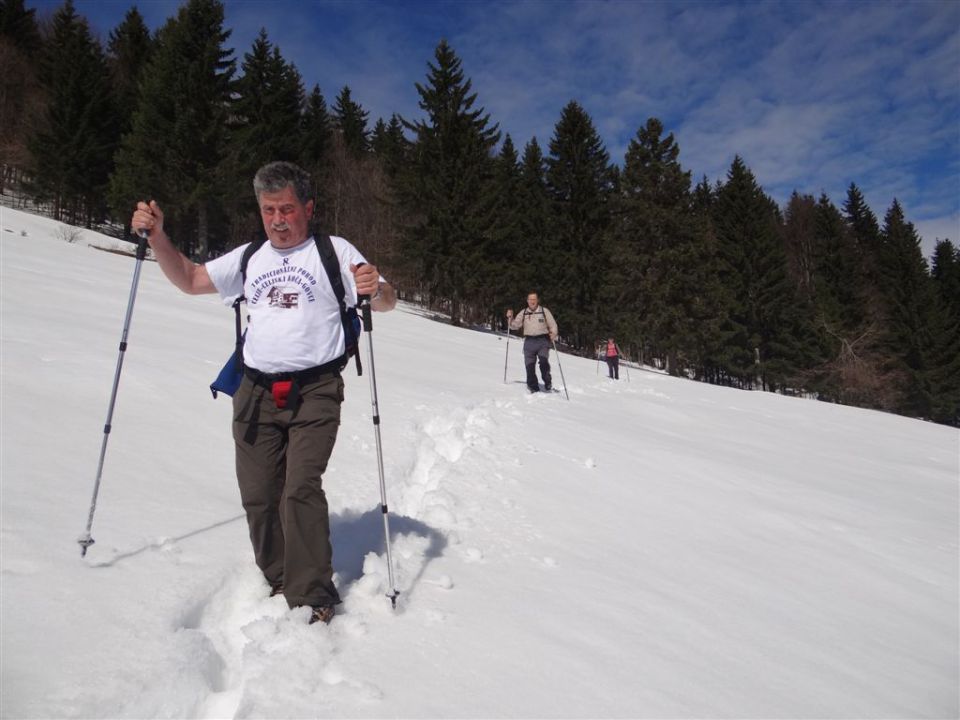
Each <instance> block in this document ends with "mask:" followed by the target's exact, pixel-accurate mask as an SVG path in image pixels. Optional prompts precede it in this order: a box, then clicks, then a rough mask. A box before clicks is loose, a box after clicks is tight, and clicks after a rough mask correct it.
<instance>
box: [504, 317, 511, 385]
mask: <svg viewBox="0 0 960 720" xmlns="http://www.w3.org/2000/svg"><path fill="white" fill-rule="evenodd" d="M509 357H510V323H509V322H508V323H507V353H506V355H505V356H504V358H503V382H504V383H506V382H507V359H508V358H509Z"/></svg>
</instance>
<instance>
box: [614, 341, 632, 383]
mask: <svg viewBox="0 0 960 720" xmlns="http://www.w3.org/2000/svg"><path fill="white" fill-rule="evenodd" d="M617 356H618V357H622V358H624V360H626V359H627V358H626V357H624V354H623V351H622V350H621V349H620V346H619V345H617ZM623 368H624V369H625V370H626V371H627V382H630V366H629V365H627V364H626V362H624V364H623Z"/></svg>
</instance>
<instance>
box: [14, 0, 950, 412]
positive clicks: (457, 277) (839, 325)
mask: <svg viewBox="0 0 960 720" xmlns="http://www.w3.org/2000/svg"><path fill="white" fill-rule="evenodd" d="M230 35H231V31H230V30H229V29H228V28H225V27H224V8H223V5H222V3H221V2H220V0H187V1H186V2H184V4H183V5H182V6H181V8H180V9H179V11H178V13H177V14H176V16H174V17H171V18H170V19H169V20H168V21H167V22H166V24H165V25H163V26H162V27H161V28H159V29H158V30H157V31H156V32H153V33H152V32H150V30H149V29H148V28H147V26H146V24H145V22H144V19H143V17H142V16H141V15H140V13H139V12H138V11H137V9H136V8H132V9H130V10H129V11H128V12H127V15H126V17H125V18H124V20H123V21H122V23H121V24H119V25H118V26H117V27H116V28H114V29H113V30H112V31H111V32H110V34H109V38H108V39H107V41H106V43H105V45H104V44H103V43H102V42H101V40H99V39H98V38H96V37H95V36H94V35H93V34H92V32H91V30H90V27H89V24H88V22H87V21H86V19H85V18H84V17H82V16H81V15H80V14H78V12H77V9H76V7H75V6H74V4H73V2H72V0H66V1H65V2H64V4H63V5H62V6H61V7H60V8H59V9H58V10H57V11H56V13H55V14H54V15H53V16H52V17H51V18H50V19H49V20H44V21H43V22H40V21H38V19H37V18H36V17H35V11H34V10H28V9H26V7H25V5H24V0H0V68H2V72H0V197H2V201H3V203H4V204H6V205H8V206H13V207H23V208H28V209H30V210H32V211H36V212H42V213H45V214H47V215H49V216H51V217H54V218H56V219H58V220H61V221H63V222H66V223H70V224H74V225H83V226H85V227H90V228H96V229H98V230H101V231H105V232H111V233H113V234H118V235H119V234H122V233H124V230H125V228H124V223H126V222H127V221H128V220H129V217H130V214H131V210H132V208H133V206H134V204H135V202H136V201H137V200H140V199H145V198H147V199H148V198H153V199H156V200H157V201H158V202H159V203H160V204H161V206H162V207H163V208H164V212H165V215H166V228H167V231H168V234H169V235H170V237H171V238H173V239H174V241H175V242H176V243H177V244H178V245H179V247H180V248H181V250H183V252H184V253H186V254H187V255H188V256H190V257H192V258H193V259H195V260H197V261H202V260H205V259H208V258H210V257H213V256H216V255H218V254H221V253H223V252H225V251H227V250H229V249H231V248H233V247H236V246H237V245H240V244H242V243H245V242H248V241H250V240H251V239H253V238H255V237H256V236H257V235H258V234H260V233H261V232H262V227H261V226H260V221H259V216H258V214H257V207H256V202H255V199H254V197H253V192H252V185H251V180H252V177H253V174H254V172H255V171H256V169H257V168H258V167H259V166H260V165H262V164H263V163H265V162H268V161H271V160H290V161H293V162H296V163H297V164H299V165H301V166H302V167H304V168H305V169H307V170H308V171H309V172H310V173H311V175H312V177H313V179H314V182H315V186H316V188H315V192H316V204H317V213H316V227H317V230H318V231H322V232H327V233H331V234H336V235H341V236H343V237H346V238H347V239H349V240H351V241H352V242H354V243H355V244H356V245H357V246H358V247H359V248H360V249H361V251H362V252H363V253H364V254H365V255H366V256H367V258H368V259H370V260H371V262H374V263H376V264H377V265H378V266H379V267H380V268H381V270H382V272H383V274H384V275H385V276H386V277H388V278H389V279H390V281H391V283H392V284H393V285H394V286H395V287H396V288H397V290H398V292H399V294H400V297H401V298H402V299H404V300H406V301H408V302H413V303H418V304H421V305H423V306H425V307H429V308H431V309H433V310H436V311H438V312H441V313H443V314H445V315H447V316H449V318H450V321H451V322H452V323H454V324H458V325H468V326H475V327H482V328H488V329H492V330H495V331H498V332H504V328H505V318H504V313H505V310H506V309H507V308H513V309H514V310H516V309H518V308H520V307H522V306H523V304H524V300H525V297H526V294H527V292H528V291H537V292H539V294H540V297H541V301H542V302H543V304H544V305H546V306H547V307H549V308H550V309H551V310H552V312H553V314H554V315H555V316H556V318H557V321H558V323H559V326H560V333H561V337H560V343H559V344H560V346H561V347H562V349H563V350H565V351H567V352H572V353H576V354H580V355H585V356H589V357H594V353H595V352H596V349H597V344H598V342H599V341H600V340H602V339H605V338H607V337H610V336H613V337H615V338H616V339H617V343H618V344H619V346H620V348H621V349H622V351H623V352H624V353H625V354H626V355H627V356H628V358H629V359H631V360H636V361H639V362H643V363H646V364H648V365H656V366H658V367H660V368H662V369H665V370H666V371H667V372H669V373H670V374H672V375H677V376H682V377H687V378H690V379H692V380H698V381H702V382H709V383H715V384H721V385H727V386H732V387H737V388H743V389H754V390H766V391H771V392H779V393H785V394H793V395H803V396H807V397H813V398H817V399H820V400H823V401H828V402H838V403H844V404H848V405H855V406H860V407H865V408H873V409H879V410H884V411H888V412H895V413H900V414H903V415H907V416H910V417H916V418H923V419H927V420H931V421H934V422H938V423H945V424H950V425H954V426H956V425H958V424H960V249H958V247H957V246H956V245H954V244H953V243H952V242H951V241H950V240H947V239H944V240H940V241H939V242H938V243H937V245H936V249H935V252H934V255H933V257H932V260H931V262H930V263H929V264H928V262H927V260H926V259H925V258H924V257H923V254H922V252H921V249H920V238H919V236H918V234H917V231H916V229H915V228H914V226H913V224H912V223H911V222H910V221H909V220H908V219H907V218H906V217H905V215H904V210H903V207H902V206H901V204H900V203H899V202H898V201H897V200H896V199H893V200H892V202H891V204H890V206H889V207H888V208H885V209H884V210H883V212H882V215H879V214H876V213H875V212H874V211H873V210H872V209H871V208H870V207H868V205H867V204H866V202H865V200H864V197H863V194H862V192H861V190H860V188H858V187H857V185H856V184H855V183H851V184H850V185H849V188H848V189H847V193H846V197H843V198H830V197H827V196H826V195H825V194H821V195H820V196H819V197H814V196H811V195H804V194H800V193H798V192H794V194H793V195H792V196H791V197H790V198H789V200H788V201H787V202H786V204H785V206H783V207H781V206H779V205H778V204H777V203H776V202H775V201H774V200H773V199H772V198H771V197H770V196H768V195H767V194H766V193H765V192H764V190H763V187H762V185H761V181H760V179H758V178H757V177H756V176H755V175H754V173H753V172H752V171H751V169H750V167H749V166H748V165H747V164H746V162H745V161H744V159H743V158H742V157H736V158H734V159H733V161H732V163H731V165H730V167H729V169H728V170H727V172H726V176H725V177H724V178H722V179H720V180H719V181H717V182H715V183H711V182H710V181H709V180H708V179H707V178H706V177H703V178H699V179H697V178H694V177H692V173H691V171H690V170H687V169H684V167H683V165H682V164H681V161H680V144H679V139H678V138H677V137H675V136H674V135H673V133H671V132H669V131H668V129H667V128H665V127H664V125H663V123H662V122H661V121H660V120H658V119H657V118H656V117H651V118H649V119H648V120H647V121H646V122H645V124H644V125H643V126H642V127H639V128H637V130H636V134H635V136H634V137H633V139H632V140H631V142H630V143H629V146H628V148H627V151H626V154H625V156H624V157H623V158H611V157H610V155H609V153H608V152H607V150H606V148H605V147H604V143H603V140H602V139H601V137H600V135H599V134H598V132H597V129H596V126H595V123H594V121H593V119H592V118H591V117H590V115H589V114H588V113H587V111H586V110H585V109H584V107H583V106H582V105H580V104H579V103H578V102H577V101H576V100H571V101H570V102H569V103H568V104H567V105H566V107H563V108H562V109H561V110H560V114H559V117H558V118H557V121H556V124H555V126H554V129H553V135H552V137H550V138H542V139H541V140H538V139H537V138H529V139H526V138H512V137H510V135H509V134H506V133H504V132H502V130H501V129H500V127H499V125H498V123H497V122H496V121H495V119H494V118H491V117H490V115H489V114H488V113H486V112H485V110H484V108H483V104H482V101H481V98H479V97H478V94H477V93H476V92H475V91H474V90H473V88H472V83H471V80H470V77H469V75H468V73H467V69H466V68H464V67H463V64H462V62H461V60H460V58H459V57H458V56H457V54H456V52H455V50H454V48H452V47H451V46H450V45H449V44H448V43H447V42H445V41H442V40H441V41H440V42H439V44H438V45H437V47H436V50H435V52H434V55H433V57H432V58H425V63H424V65H425V74H424V77H423V79H422V80H421V81H420V82H418V83H415V86H414V87H413V88H411V89H410V91H411V93H414V92H415V93H417V97H418V99H419V108H420V110H421V113H422V114H421V116H420V117H419V118H404V117H401V116H400V115H398V114H394V115H392V116H391V117H389V118H378V119H376V121H372V119H371V118H370V116H369V113H368V112H367V111H366V110H365V109H364V108H363V105H362V98H360V97H358V95H357V94H356V93H355V90H356V88H354V89H351V88H350V87H347V86H344V87H342V88H340V89H339V90H337V91H336V92H335V93H332V92H331V93H330V94H329V95H326V96H325V95H324V92H323V91H322V90H321V88H319V87H317V86H314V87H312V88H307V87H305V86H304V83H303V80H302V77H301V75H300V72H299V71H298V70H297V68H296V67H295V66H294V65H292V64H291V63H289V62H288V61H287V60H285V59H284V57H283V56H282V54H281V53H280V50H279V48H278V47H277V46H276V45H274V44H273V43H271V41H270V38H269V37H268V36H267V33H266V32H265V31H261V33H260V35H259V36H258V37H257V38H256V40H255V41H254V43H253V45H252V47H250V48H248V49H246V50H245V51H242V52H241V51H237V52H238V53H241V54H240V55H239V56H238V57H234V50H233V49H232V48H231V45H230V43H229V39H230ZM327 91H328V92H329V91H330V89H329V88H327ZM331 98H332V100H331ZM228 321H229V320H228V319H227V318H226V316H225V322H228ZM494 380H495V379H494ZM492 381H493V380H492Z"/></svg>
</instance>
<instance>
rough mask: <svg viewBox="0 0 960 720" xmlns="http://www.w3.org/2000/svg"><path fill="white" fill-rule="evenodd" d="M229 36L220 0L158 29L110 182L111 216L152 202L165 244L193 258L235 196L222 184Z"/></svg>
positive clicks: (214, 242) (214, 239) (190, 7)
mask: <svg viewBox="0 0 960 720" xmlns="http://www.w3.org/2000/svg"><path fill="white" fill-rule="evenodd" d="M229 36H230V31H228V30H224V28H223V4H222V3H221V2H219V0H189V1H188V2H187V3H186V4H185V5H183V6H182V7H181V8H180V10H179V12H178V13H177V16H176V17H175V18H171V19H170V20H168V21H167V23H166V25H164V26H163V27H162V28H161V29H160V32H159V33H158V35H157V39H156V47H155V49H154V52H153V55H152V57H151V58H150V61H149V64H148V66H147V68H146V70H145V71H144V75H143V82H142V83H141V102H140V104H139V105H138V107H137V111H136V112H135V113H134V117H133V128H132V130H131V132H130V133H128V134H127V135H126V136H125V137H124V139H123V143H122V146H121V149H120V152H119V154H118V156H117V171H116V173H115V174H114V176H113V179H112V182H111V193H110V195H111V204H112V206H113V208H114V210H115V212H116V213H117V214H118V216H121V217H122V216H123V215H124V214H129V212H130V208H131V207H132V205H133V203H134V202H135V201H136V200H138V199H141V198H146V199H151V198H153V199H155V200H157V201H158V202H159V203H160V205H161V206H162V207H163V210H164V215H165V223H166V229H167V231H168V234H169V235H170V237H171V238H172V239H173V241H174V242H175V243H177V244H178V245H179V246H180V248H181V249H182V250H183V251H184V252H185V253H186V254H187V255H195V256H197V257H198V258H200V259H206V257H207V256H208V252H209V249H210V248H212V247H217V246H219V245H221V244H222V243H223V242H224V239H225V233H224V232H223V230H221V229H220V228H222V227H223V225H224V223H220V222H216V223H215V222H213V221H214V220H218V219H225V218H223V207H224V205H223V204H224V200H225V197H226V196H228V195H231V194H232V192H233V190H234V186H233V185H232V183H231V182H229V181H228V179H227V178H225V177H224V175H225V172H224V170H225V159H226V158H227V139H228V137H227V129H226V128H227V120H228V118H229V117H230V113H231V110H230V103H231V96H230V91H231V79H232V77H233V73H234V70H235V66H234V65H235V64H234V61H233V60H232V59H230V54H231V51H230V50H226V49H224V42H226V40H227V38H228V37H229ZM227 174H228V173H227Z"/></svg>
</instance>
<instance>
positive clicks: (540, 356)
mask: <svg viewBox="0 0 960 720" xmlns="http://www.w3.org/2000/svg"><path fill="white" fill-rule="evenodd" d="M538 360H539V361H540V377H542V378H543V384H544V385H546V386H547V387H548V388H549V387H550V386H551V382H550V336H549V335H531V336H530V337H527V338H524V341H523V363H524V365H526V367H527V387H528V388H530V389H531V390H534V391H536V390H539V389H540V385H538V384H537V371H536V367H537V361H538Z"/></svg>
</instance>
